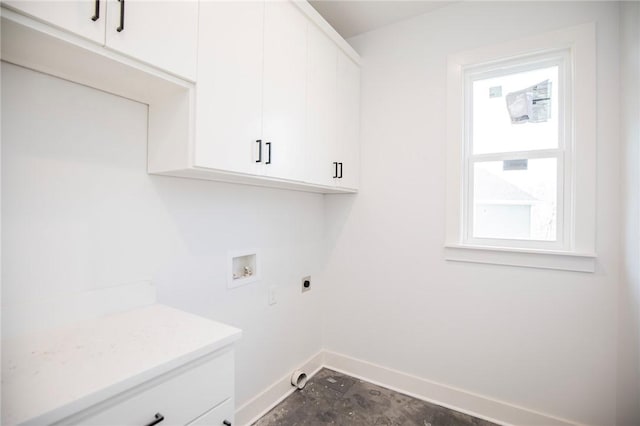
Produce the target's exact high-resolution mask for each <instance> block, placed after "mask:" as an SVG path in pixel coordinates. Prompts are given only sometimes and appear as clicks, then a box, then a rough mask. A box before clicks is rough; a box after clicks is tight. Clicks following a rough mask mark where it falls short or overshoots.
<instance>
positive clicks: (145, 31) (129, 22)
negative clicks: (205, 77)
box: [106, 0, 198, 80]
mask: <svg viewBox="0 0 640 426" xmlns="http://www.w3.org/2000/svg"><path fill="white" fill-rule="evenodd" d="M123 2H124V3H123ZM118 30H120V31H118ZM197 45H198V2H197V1H195V0H170V1H145V0H126V1H124V0H107V31H106V46H107V47H108V48H110V49H113V50H116V51H118V52H121V53H124V54H125V55H129V56H131V57H133V58H136V59H138V60H140V61H142V62H146V63H148V64H151V65H154V66H156V67H158V68H161V69H163V70H165V71H168V72H170V73H173V74H176V75H178V76H180V77H184V78H187V79H189V80H195V75H196V51H197Z"/></svg>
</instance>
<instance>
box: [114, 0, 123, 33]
mask: <svg viewBox="0 0 640 426" xmlns="http://www.w3.org/2000/svg"><path fill="white" fill-rule="evenodd" d="M118 1H119V2H120V26H119V27H118V28H116V31H118V32H122V30H124V0H118Z"/></svg>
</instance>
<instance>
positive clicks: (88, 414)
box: [60, 350, 234, 426]
mask: <svg viewBox="0 0 640 426" xmlns="http://www.w3.org/2000/svg"><path fill="white" fill-rule="evenodd" d="M233 368H234V365H233V351H232V350H228V351H226V352H224V353H221V354H219V355H215V356H214V355H211V356H208V357H204V358H202V359H200V360H197V361H194V362H192V363H190V364H187V365H185V366H183V367H180V368H177V369H175V370H173V371H171V372H169V373H167V374H164V375H162V376H160V377H158V378H157V379H153V380H151V381H149V382H147V383H145V384H143V385H141V386H138V387H136V388H134V389H131V390H129V391H127V392H124V393H122V394H120V395H118V396H116V397H114V398H111V399H109V400H107V401H105V402H104V403H101V404H98V405H97V406H94V407H93V408H90V409H88V410H86V411H84V412H83V413H79V414H78V415H75V416H73V417H71V418H68V419H67V420H63V421H62V422H60V424H82V425H105V426H113V425H132V426H133V425H136V426H143V425H147V424H149V423H151V422H153V420H154V419H155V417H154V416H155V414H156V413H159V414H160V415H162V416H163V417H164V420H163V421H161V422H159V425H160V426H165V425H166V426H168V425H185V424H187V423H189V422H191V421H193V420H194V419H196V418H198V416H201V415H203V414H204V413H206V411H207V410H209V409H211V407H214V406H216V405H218V404H220V403H221V402H223V401H225V400H227V399H230V398H231V397H232V396H233Z"/></svg>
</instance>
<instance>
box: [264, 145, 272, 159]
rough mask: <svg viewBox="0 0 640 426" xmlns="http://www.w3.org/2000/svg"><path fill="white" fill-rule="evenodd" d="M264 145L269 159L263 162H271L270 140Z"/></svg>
mask: <svg viewBox="0 0 640 426" xmlns="http://www.w3.org/2000/svg"><path fill="white" fill-rule="evenodd" d="M266 145H267V150H268V152H269V159H268V160H267V161H266V162H265V163H264V164H271V142H267V143H266Z"/></svg>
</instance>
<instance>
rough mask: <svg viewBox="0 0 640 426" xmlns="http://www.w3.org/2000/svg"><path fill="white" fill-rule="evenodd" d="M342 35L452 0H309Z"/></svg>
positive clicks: (431, 8)
mask: <svg viewBox="0 0 640 426" xmlns="http://www.w3.org/2000/svg"><path fill="white" fill-rule="evenodd" d="M309 3H311V6H313V7H314V8H315V9H316V10H317V11H318V12H319V13H320V14H321V15H322V16H323V17H324V19H326V20H327V21H328V22H329V23H330V24H331V25H332V26H333V28H335V29H336V31H338V32H339V33H340V35H341V36H342V37H344V38H349V37H353V36H355V35H358V34H362V33H365V32H367V31H371V30H375V29H377V28H380V27H384V26H385V25H389V24H392V23H394V22H398V21H402V20H403V19H408V18H411V17H413V16H418V15H422V14H423V13H427V12H430V11H432V10H434V9H437V8H439V7H442V6H446V5H447V4H450V3H453V2H452V1H427V0H413V1H411V0H410V1H407V0H378V1H376V0H373V1H372V0H310V1H309Z"/></svg>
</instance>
